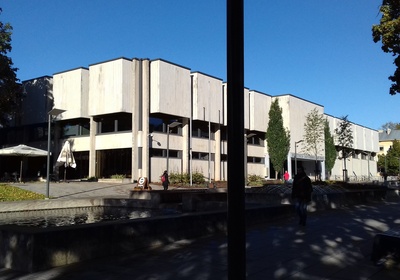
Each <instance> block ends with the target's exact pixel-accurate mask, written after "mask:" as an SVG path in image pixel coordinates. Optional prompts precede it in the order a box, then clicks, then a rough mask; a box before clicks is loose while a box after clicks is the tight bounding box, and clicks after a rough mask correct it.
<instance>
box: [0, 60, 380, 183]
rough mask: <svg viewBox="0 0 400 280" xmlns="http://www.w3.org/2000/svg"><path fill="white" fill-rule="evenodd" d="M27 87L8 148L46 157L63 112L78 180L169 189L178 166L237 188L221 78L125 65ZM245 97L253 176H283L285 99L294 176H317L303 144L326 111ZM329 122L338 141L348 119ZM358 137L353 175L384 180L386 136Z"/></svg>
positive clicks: (5, 137)
mask: <svg viewBox="0 0 400 280" xmlns="http://www.w3.org/2000/svg"><path fill="white" fill-rule="evenodd" d="M23 85H24V87H25V91H26V98H25V99H24V100H23V106H22V109H21V114H20V116H18V118H16V119H15V122H14V124H13V127H11V128H7V129H3V130H2V131H1V136H0V145H1V146H2V147H6V146H13V145H17V144H21V143H23V144H27V145H31V146H34V147H38V148H42V149H46V147H47V118H48V116H47V113H48V112H49V111H50V110H51V109H52V108H57V109H62V110H65V112H64V113H62V114H60V115H58V116H57V117H56V118H55V119H54V121H53V124H52V125H53V127H54V128H53V129H52V132H54V135H52V145H51V147H52V166H53V168H54V161H55V160H56V158H57V155H58V154H59V152H60V150H61V147H62V145H63V142H64V141H65V140H67V139H68V140H69V141H70V142H71V146H72V150H73V152H74V156H75V159H76V161H77V168H76V170H71V171H68V173H67V174H68V176H69V177H70V178H85V177H97V178H109V177H110V176H112V175H115V174H122V175H125V176H126V177H128V178H131V180H132V181H134V180H137V179H138V178H139V177H148V178H149V179H150V181H159V180H160V176H161V174H162V172H163V171H164V170H165V169H166V168H167V166H168V169H169V171H170V173H171V172H172V173H187V174H193V173H202V174H203V175H204V176H205V177H206V178H207V180H210V181H211V180H215V181H224V180H227V160H228V151H227V122H228V120H227V108H226V106H227V104H226V97H227V95H228V94H229V93H228V92H227V85H226V83H224V82H223V81H222V80H221V79H219V78H216V77H212V76H210V75H207V74H204V73H201V72H192V71H191V70H190V69H189V68H186V67H183V66H180V65H176V64H174V63H171V62H168V61H165V60H162V59H155V60H149V59H137V58H133V59H128V58H118V59H114V60H110V61H105V62H101V63H97V64H93V65H90V66H89V67H88V68H83V67H81V68H76V69H72V70H67V71H64V72H60V73H56V74H54V75H53V77H47V76H46V77H41V78H37V79H32V80H29V81H25V82H23ZM243 98H244V104H245V108H244V113H245V122H244V124H245V135H244V137H245V139H246V141H245V142H247V147H246V149H245V154H246V158H247V165H246V172H247V174H255V175H259V176H261V177H265V178H274V176H275V172H274V169H273V166H272V165H271V164H270V160H269V155H268V150H267V145H266V140H265V132H266V129H267V125H268V113H269V108H270V106H271V102H272V101H273V100H275V99H278V101H279V105H280V106H281V107H282V110H283V119H284V126H285V127H286V128H288V129H289V130H290V134H291V140H290V143H291V144H290V151H289V153H288V156H287V161H286V163H285V170H288V171H289V174H291V175H293V174H294V172H295V170H294V161H295V159H297V164H299V165H303V166H304V167H305V169H306V172H307V174H309V175H311V176H314V169H315V164H314V161H315V156H312V155H308V154H306V153H304V152H303V150H304V149H303V148H302V144H303V143H298V144H297V145H296V143H297V142H298V141H300V140H301V139H303V135H304V130H303V128H304V123H305V120H306V116H307V114H308V113H309V112H310V111H311V110H313V109H314V108H317V110H318V112H320V113H321V114H324V107H323V106H322V105H319V104H315V103H313V102H310V101H307V100H304V99H302V98H299V97H296V96H294V95H291V94H285V95H280V96H270V95H268V94H265V93H262V92H259V91H256V90H250V89H247V88H244V89H243ZM325 116H326V118H327V119H328V121H329V124H330V128H331V131H332V134H333V131H334V129H335V128H336V127H337V126H338V123H339V121H340V119H339V118H336V117H333V116H330V115H325ZM352 131H353V137H354V147H353V148H354V151H355V153H354V156H353V157H352V158H350V159H349V161H348V164H347V169H348V174H349V176H350V177H352V176H353V177H354V178H357V179H361V178H365V177H366V176H367V177H368V176H370V175H372V174H373V175H375V174H376V173H377V170H376V169H377V158H376V153H377V152H378V151H379V143H378V131H376V130H372V129H369V128H366V127H363V126H361V125H357V124H352ZM52 134H53V133H52ZM295 146H296V147H295ZM238 148H240V147H238ZM324 159H325V155H324V151H323V149H321V154H319V155H318V162H319V166H320V167H321V170H322V179H325V178H326V173H327V172H326V170H325V165H324ZM25 160H26V161H28V162H27V163H28V164H27V165H26V164H25V165H24V166H26V167H25V168H26V170H25V173H26V174H28V175H30V176H35V174H36V173H37V171H38V170H41V169H42V168H43V166H39V163H38V162H32V163H31V162H29V161H30V160H31V159H25ZM38 160H39V161H40V160H42V161H43V164H44V163H45V161H44V159H38ZM43 164H42V162H40V165H43ZM9 168H15V167H11V165H8V164H6V163H5V162H4V159H2V158H1V157H0V172H5V171H8V172H9V171H12V170H8V169H9ZM342 169H343V167H342V161H341V160H339V159H338V160H337V161H336V164H335V166H334V168H333V170H332V177H331V178H332V179H341V176H342ZM57 171H58V170H54V171H52V172H57ZM60 172H63V171H62V170H61V171H60ZM291 177H292V176H291Z"/></svg>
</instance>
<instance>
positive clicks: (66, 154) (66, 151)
mask: <svg viewBox="0 0 400 280" xmlns="http://www.w3.org/2000/svg"><path fill="white" fill-rule="evenodd" d="M57 163H63V164H64V167H65V168H64V181H65V180H66V175H67V167H68V166H69V167H72V168H76V162H75V158H74V155H73V154H72V150H71V144H70V143H69V141H65V143H64V146H63V148H62V149H61V152H60V155H59V156H58V158H57Z"/></svg>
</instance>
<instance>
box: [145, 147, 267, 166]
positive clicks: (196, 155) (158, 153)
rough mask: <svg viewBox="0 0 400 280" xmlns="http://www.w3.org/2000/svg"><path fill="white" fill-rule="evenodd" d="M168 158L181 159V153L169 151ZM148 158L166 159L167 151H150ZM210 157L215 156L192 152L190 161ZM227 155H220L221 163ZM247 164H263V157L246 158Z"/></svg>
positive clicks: (225, 159) (213, 157)
mask: <svg viewBox="0 0 400 280" xmlns="http://www.w3.org/2000/svg"><path fill="white" fill-rule="evenodd" d="M168 153H169V154H168V157H170V158H179V159H181V158H182V151H177V150H169V151H168ZM150 157H165V158H166V157H167V150H165V149H150ZM209 157H210V160H211V161H214V160H215V154H213V153H211V154H209V153H203V152H192V159H194V160H208V158H209ZM227 160H228V155H226V154H221V161H227ZM247 162H248V163H260V164H264V163H265V158H263V157H247Z"/></svg>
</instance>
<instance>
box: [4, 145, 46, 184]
mask: <svg viewBox="0 0 400 280" xmlns="http://www.w3.org/2000/svg"><path fill="white" fill-rule="evenodd" d="M0 156H19V157H22V158H23V157H44V156H47V151H44V150H41V149H37V148H33V147H30V146H26V145H18V146H14V147H8V148H4V149H0ZM22 158H21V167H20V171H19V182H22V164H23V161H22Z"/></svg>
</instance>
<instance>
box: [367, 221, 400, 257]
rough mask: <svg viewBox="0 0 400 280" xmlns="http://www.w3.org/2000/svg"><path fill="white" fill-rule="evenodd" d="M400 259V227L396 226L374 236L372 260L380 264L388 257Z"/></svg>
mask: <svg viewBox="0 0 400 280" xmlns="http://www.w3.org/2000/svg"><path fill="white" fill-rule="evenodd" d="M390 256H391V257H392V258H394V259H396V260H397V261H399V259H400V228H394V229H391V230H388V231H386V232H384V233H379V234H377V235H375V237H374V243H373V246H372V254H371V260H372V261H373V262H374V263H375V264H379V263H381V262H382V260H384V259H386V258H387V257H390Z"/></svg>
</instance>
